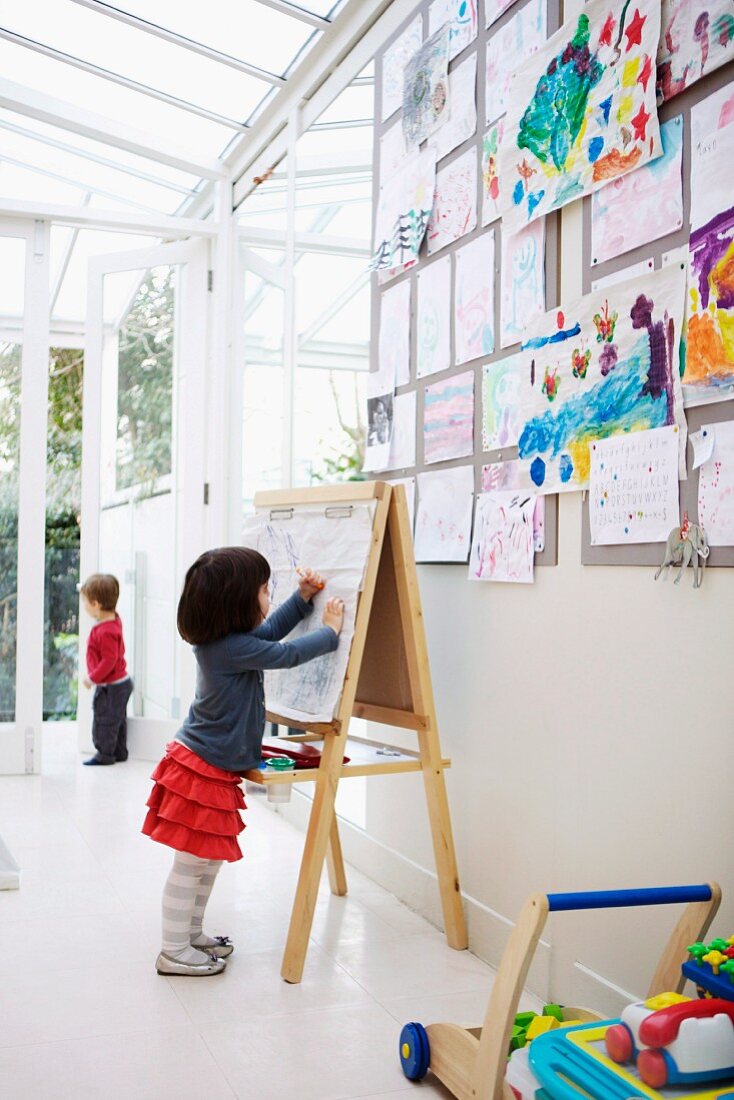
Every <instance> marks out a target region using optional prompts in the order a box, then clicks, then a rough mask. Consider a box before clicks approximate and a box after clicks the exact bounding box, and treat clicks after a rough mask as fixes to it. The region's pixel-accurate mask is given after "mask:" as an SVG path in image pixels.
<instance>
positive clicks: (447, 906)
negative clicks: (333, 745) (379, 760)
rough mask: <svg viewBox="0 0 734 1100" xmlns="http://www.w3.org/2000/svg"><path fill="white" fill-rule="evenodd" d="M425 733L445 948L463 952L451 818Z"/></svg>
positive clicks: (422, 736) (423, 752) (437, 758)
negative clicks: (446, 942)
mask: <svg viewBox="0 0 734 1100" xmlns="http://www.w3.org/2000/svg"><path fill="white" fill-rule="evenodd" d="M429 736H430V735H429V734H428V733H426V732H423V733H421V734H419V737H420V742H421V757H422V759H423V782H424V784H425V788H426V801H427V803H428V820H429V821H430V823H431V839H432V840H433V853H434V856H435V858H436V871H437V873H438V885H439V890H440V892H441V908H442V910H443V922H444V925H445V927H446V939H447V940H448V944H449V947H454V948H456V950H457V951H463V950H464V949H465V948H466V947H467V946H468V942H469V941H468V938H467V933H466V921H465V920H464V908H463V905H462V901H461V887H460V885H459V871H458V868H457V865H456V852H455V851H454V837H453V833H452V830H451V815H450V813H449V802H448V797H447V795H446V781H445V778H444V773H443V768H442V766H441V763H440V755H439V754H438V753H437V752H436V751H433V752H432V751H431V748H432V747H433V748H434V750H435V749H436V748H437V746H429V745H428V743H427V742H428V739H429Z"/></svg>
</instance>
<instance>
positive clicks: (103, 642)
mask: <svg viewBox="0 0 734 1100" xmlns="http://www.w3.org/2000/svg"><path fill="white" fill-rule="evenodd" d="M87 675H88V676H89V679H90V680H91V681H92V683H93V684H113V683H114V682H115V681H116V680H124V678H125V677H126V676H127V664H126V663H125V642H124V641H123V637H122V620H121V619H120V616H119V615H115V617H114V619H107V620H106V621H105V622H102V623H97V625H96V626H94V627H92V630H91V632H90V634H89V639H88V641H87Z"/></svg>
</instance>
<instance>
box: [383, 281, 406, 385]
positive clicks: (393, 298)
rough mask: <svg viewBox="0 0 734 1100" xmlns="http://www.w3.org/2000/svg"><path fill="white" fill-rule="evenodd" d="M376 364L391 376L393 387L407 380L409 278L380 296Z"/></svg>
mask: <svg viewBox="0 0 734 1100" xmlns="http://www.w3.org/2000/svg"><path fill="white" fill-rule="evenodd" d="M378 356H379V359H378V363H379V368H380V370H381V371H385V374H386V375H387V376H391V377H394V378H395V385H396V386H405V385H406V384H407V383H408V382H410V280H408V279H405V280H403V282H402V283H398V285H397V286H394V287H391V288H390V289H389V290H386V291H385V292H384V293H383V295H382V297H381V298H380V339H379V346H378Z"/></svg>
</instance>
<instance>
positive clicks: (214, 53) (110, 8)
mask: <svg viewBox="0 0 734 1100" xmlns="http://www.w3.org/2000/svg"><path fill="white" fill-rule="evenodd" d="M72 3H74V4H79V5H80V6H81V7H83V8H89V10H90V11H94V12H97V13H98V14H99V15H106V16H108V17H109V18H110V19H116V20H117V21H118V22H119V23H124V24H126V26H128V27H134V28H135V29H136V30H139V31H143V32H144V33H145V34H150V35H153V36H154V37H155V38H160V39H162V40H163V41H164V42H170V43H171V44H172V45H174V46H180V47H181V48H182V49H184V50H189V51H190V52H191V53H195V54H198V55H199V56H200V57H206V58H207V59H208V60H209V61H216V62H217V63H218V64H220V65H227V66H228V67H229V68H230V69H236V70H237V71H238V72H240V73H246V74H247V75H248V76H254V77H256V78H257V79H258V80H264V81H266V83H268V84H272V85H273V86H274V87H276V88H282V87H284V86H285V80H284V79H283V77H282V76H277V75H276V74H275V73H271V72H268V70H267V69H261V68H260V67H259V66H258V65H251V64H249V62H247V61H242V60H241V59H240V58H238V57H233V56H232V55H231V54H228V53H223V52H222V51H221V50H215V49H213V48H212V47H211V46H205V45H204V43H203V42H197V41H196V39H194V38H188V37H187V36H186V35H185V34H178V33H177V32H176V31H172V30H169V29H168V28H167V27H162V26H160V24H158V23H152V22H151V21H150V20H148V19H143V18H142V17H141V16H139V15H133V14H132V13H131V12H128V11H123V10H122V8H116V7H115V6H114V5H113V4H106V3H104V2H103V0H72Z"/></svg>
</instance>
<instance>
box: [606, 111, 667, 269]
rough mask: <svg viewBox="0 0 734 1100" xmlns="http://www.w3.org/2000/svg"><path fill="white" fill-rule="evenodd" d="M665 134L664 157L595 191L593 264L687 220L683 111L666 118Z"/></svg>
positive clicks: (642, 242)
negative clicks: (684, 208)
mask: <svg viewBox="0 0 734 1100" xmlns="http://www.w3.org/2000/svg"><path fill="white" fill-rule="evenodd" d="M660 136H661V139H662V143H663V155H662V156H661V157H658V159H657V160H653V161H651V162H650V163H649V164H646V165H645V166H644V167H643V168H639V169H638V170H637V171H636V172H630V173H629V174H628V175H626V176H620V177H619V178H618V179H616V180H612V182H611V183H608V184H607V185H606V187H602V188H601V189H600V190H599V191H595V192H594V194H593V195H592V199H591V256H592V260H591V262H592V264H598V263H602V262H603V261H604V260H610V259H611V258H612V257H613V256H620V255H621V254H622V253H623V252H629V251H630V250H631V249H633V248H638V247H639V246H640V245H643V244H646V243H647V242H648V241H655V240H657V239H658V237H664V236H665V235H666V234H667V233H673V232H675V230H676V229H680V227H681V226H682V225H683V179H682V176H681V168H682V165H683V115H677V116H676V117H675V118H671V119H670V121H669V122H665V123H664V124H663V125H662V126H661V127H660Z"/></svg>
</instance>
